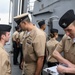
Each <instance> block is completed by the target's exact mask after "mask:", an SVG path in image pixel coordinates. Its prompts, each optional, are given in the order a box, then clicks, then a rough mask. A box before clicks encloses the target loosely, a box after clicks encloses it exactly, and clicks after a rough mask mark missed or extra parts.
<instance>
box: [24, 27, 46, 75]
mask: <svg viewBox="0 0 75 75" xmlns="http://www.w3.org/2000/svg"><path fill="white" fill-rule="evenodd" d="M45 43H46V36H45V35H44V33H43V31H41V30H40V29H38V28H37V27H36V26H35V27H34V29H33V30H32V31H30V32H28V34H27V35H26V37H25V39H24V41H23V55H24V61H25V63H26V64H28V66H27V67H25V69H26V68H28V67H29V68H30V71H29V72H31V73H32V74H31V75H34V74H33V73H34V72H35V68H36V66H35V64H36V62H37V59H38V57H39V56H44V55H45ZM31 63H33V65H32V67H30V66H29V64H31ZM32 68H33V69H32ZM25 71H26V70H25ZM32 71H33V72H32ZM27 73H28V72H27ZM26 75H29V74H26Z"/></svg>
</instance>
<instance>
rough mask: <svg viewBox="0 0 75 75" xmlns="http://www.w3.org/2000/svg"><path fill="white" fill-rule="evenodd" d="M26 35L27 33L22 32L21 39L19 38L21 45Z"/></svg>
mask: <svg viewBox="0 0 75 75" xmlns="http://www.w3.org/2000/svg"><path fill="white" fill-rule="evenodd" d="M24 35H25V31H22V32H20V37H19V39H20V44H22V43H23V40H24Z"/></svg>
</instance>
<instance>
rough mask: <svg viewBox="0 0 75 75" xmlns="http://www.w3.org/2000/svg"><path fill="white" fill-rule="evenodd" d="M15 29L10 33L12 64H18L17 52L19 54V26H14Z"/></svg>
mask: <svg viewBox="0 0 75 75" xmlns="http://www.w3.org/2000/svg"><path fill="white" fill-rule="evenodd" d="M15 29H16V31H15V32H14V33H13V35H12V41H13V48H14V49H13V64H14V65H17V64H18V59H17V58H18V54H19V45H20V41H19V26H16V27H15Z"/></svg>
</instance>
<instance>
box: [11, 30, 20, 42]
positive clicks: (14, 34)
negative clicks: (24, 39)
mask: <svg viewBox="0 0 75 75" xmlns="http://www.w3.org/2000/svg"><path fill="white" fill-rule="evenodd" d="M17 38H19V32H18V31H15V32H14V33H13V36H12V40H13V41H16V39H17Z"/></svg>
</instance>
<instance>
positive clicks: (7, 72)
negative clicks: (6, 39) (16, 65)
mask: <svg viewBox="0 0 75 75" xmlns="http://www.w3.org/2000/svg"><path fill="white" fill-rule="evenodd" d="M0 75H11V65H10V58H9V55H8V53H7V52H6V51H5V49H4V48H3V46H2V44H0Z"/></svg>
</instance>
